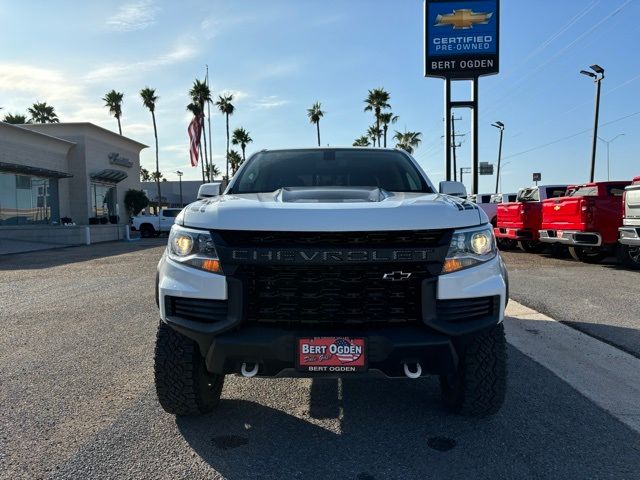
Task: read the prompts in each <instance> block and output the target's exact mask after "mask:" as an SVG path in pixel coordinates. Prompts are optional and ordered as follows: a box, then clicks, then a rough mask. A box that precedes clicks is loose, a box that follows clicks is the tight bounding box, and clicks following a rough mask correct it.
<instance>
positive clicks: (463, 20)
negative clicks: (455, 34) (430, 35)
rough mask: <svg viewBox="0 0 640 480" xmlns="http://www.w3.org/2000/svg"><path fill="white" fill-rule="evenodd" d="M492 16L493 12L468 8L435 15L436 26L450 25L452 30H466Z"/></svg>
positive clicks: (485, 21)
mask: <svg viewBox="0 0 640 480" xmlns="http://www.w3.org/2000/svg"><path fill="white" fill-rule="evenodd" d="M491 17H493V13H487V12H480V13H476V12H474V11H473V10H469V9H468V8H463V9H461V10H454V11H453V13H448V14H446V15H438V16H437V17H436V25H435V26H436V27H444V26H446V25H451V26H452V27H453V28H454V30H459V29H462V30H467V29H469V28H473V26H474V25H486V24H487V23H489V20H491Z"/></svg>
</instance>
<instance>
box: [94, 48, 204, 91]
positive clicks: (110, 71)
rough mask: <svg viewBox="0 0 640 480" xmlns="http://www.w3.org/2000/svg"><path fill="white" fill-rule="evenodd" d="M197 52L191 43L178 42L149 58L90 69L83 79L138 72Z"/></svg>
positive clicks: (104, 78)
mask: <svg viewBox="0 0 640 480" xmlns="http://www.w3.org/2000/svg"><path fill="white" fill-rule="evenodd" d="M196 54H197V50H196V48H195V46H194V45H192V44H187V43H185V44H180V45H177V46H175V47H174V48H172V49H171V50H169V51H168V52H166V53H164V54H162V55H158V56H157V57H154V58H151V59H149V60H142V61H138V62H131V63H110V64H107V65H103V66H101V67H98V68H95V69H93V70H91V71H90V72H89V73H87V74H86V75H85V80H87V81H89V82H96V81H105V80H111V79H116V78H122V77H123V76H124V77H127V76H130V75H131V73H132V72H134V73H137V74H140V73H145V72H148V71H150V70H153V69H156V68H160V67H165V66H169V65H173V64H176V63H180V62H183V61H186V60H189V59H190V58H193V57H194V56H195V55H196Z"/></svg>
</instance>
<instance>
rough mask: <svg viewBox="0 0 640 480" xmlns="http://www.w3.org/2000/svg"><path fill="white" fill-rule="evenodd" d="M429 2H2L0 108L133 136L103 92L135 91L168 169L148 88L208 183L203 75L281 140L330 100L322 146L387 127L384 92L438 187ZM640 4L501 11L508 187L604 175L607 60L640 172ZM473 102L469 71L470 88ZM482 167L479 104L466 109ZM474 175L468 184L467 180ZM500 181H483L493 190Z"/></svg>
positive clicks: (616, 123)
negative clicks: (194, 121)
mask: <svg viewBox="0 0 640 480" xmlns="http://www.w3.org/2000/svg"><path fill="white" fill-rule="evenodd" d="M422 11H423V2H422V1H420V0H349V1H345V0H304V1H300V0H295V1H294V0H269V1H264V0H224V1H222V0H213V1H212V0H183V1H180V2H168V1H167V2H162V1H160V0H133V1H131V0H124V1H121V2H117V1H116V2H113V1H110V2H104V1H91V0H85V1H82V2H80V1H75V2H74V1H64V0H59V1H56V2H43V1H29V0H22V1H20V2H17V1H14V0H0V19H2V22H1V25H2V28H0V44H1V45H2V46H3V47H2V55H1V56H0V106H1V107H3V110H2V114H5V113H7V112H10V113H25V112H26V109H27V107H29V106H30V105H31V104H33V103H34V102H35V101H46V102H47V103H49V104H51V105H53V106H54V107H55V108H56V112H57V113H58V116H59V117H60V120H61V121H62V122H65V121H67V122H77V121H87V122H93V123H96V124H98V125H100V126H103V127H105V128H109V129H111V130H114V131H117V123H116V120H115V119H114V118H113V117H110V116H109V113H108V110H107V108H105V107H104V102H103V101H102V100H101V99H102V97H103V96H104V94H105V93H106V92H107V91H108V90H111V89H116V90H118V91H121V92H124V94H125V97H124V105H123V116H122V128H123V134H124V135H126V136H128V137H131V138H133V139H135V140H138V141H140V142H143V143H145V144H147V145H150V146H151V147H150V148H148V149H145V150H144V151H143V152H142V155H141V163H142V166H143V167H145V168H147V169H149V170H155V165H154V164H155V152H154V148H153V144H154V140H153V127H152V124H151V117H150V113H149V112H148V110H145V109H144V107H143V105H142V102H141V100H140V98H139V94H138V92H139V91H140V89H141V88H143V87H145V86H149V87H152V88H155V89H156V90H157V94H158V95H159V96H160V99H159V101H158V105H157V110H156V116H157V122H158V135H159V142H160V149H159V155H160V170H161V171H162V173H163V174H164V176H165V177H167V178H168V179H170V180H173V179H177V176H176V174H175V171H176V170H178V169H179V170H181V171H183V172H184V177H183V179H185V180H186V179H194V180H197V179H199V178H201V174H200V170H199V168H198V169H196V168H192V167H191V166H190V164H189V153H188V136H187V126H188V123H189V121H190V116H189V114H188V112H187V111H186V109H185V107H186V105H187V104H188V103H189V101H190V100H189V97H188V90H189V88H190V87H191V85H192V83H193V81H194V79H196V78H200V79H203V78H204V72H205V65H208V66H209V74H210V79H211V86H212V89H213V94H214V95H215V96H217V95H218V94H220V93H233V94H234V95H235V102H234V104H235V106H236V112H235V113H234V115H233V116H232V117H231V129H232V130H233V129H234V128H237V127H244V128H246V129H247V130H248V131H249V132H250V134H251V137H252V138H253V140H254V142H253V143H252V144H250V145H249V147H248V148H247V153H251V152H255V151H258V150H262V149H265V148H288V147H307V146H309V147H311V146H314V145H315V144H316V131H315V127H314V126H313V125H311V124H310V123H309V121H308V118H307V116H306V110H307V108H309V107H310V106H311V105H312V104H313V103H314V102H316V101H320V102H321V103H322V106H323V109H324V110H325V111H326V114H325V117H324V118H323V119H322V121H321V124H320V126H321V135H322V143H323V145H332V146H349V145H351V144H352V143H353V141H354V139H355V138H357V137H359V136H361V135H363V134H364V133H365V131H366V130H367V128H368V126H369V125H371V124H372V123H373V122H374V119H373V116H372V114H371V113H368V112H364V111H363V108H364V102H363V101H364V98H365V97H366V95H367V91H368V90H369V89H373V88H378V87H383V88H385V89H386V90H387V91H389V92H390V94H391V102H390V103H391V105H392V110H393V112H394V114H396V115H399V121H398V123H397V124H396V125H393V126H392V128H393V129H397V130H401V131H402V130H405V129H407V130H411V131H419V132H422V138H423V143H422V145H421V146H420V147H419V148H418V149H417V150H416V152H415V157H416V158H417V160H418V161H419V162H420V164H421V165H422V167H423V168H424V169H425V171H426V172H427V173H428V175H429V176H430V177H431V179H432V180H433V181H434V182H436V183H437V182H439V181H440V180H442V179H443V176H444V174H443V171H444V165H443V163H444V153H443V149H444V147H443V144H442V135H443V128H444V124H443V116H444V113H443V81H442V80H440V79H433V78H424V76H423V58H424V47H423V14H422ZM638 18H640V0H563V1H557V0H537V1H536V2H524V1H522V0H509V1H503V2H502V5H501V61H500V64H501V65H500V66H501V71H500V73H499V74H498V75H495V76H489V77H484V78H481V79H480V90H479V101H480V112H479V115H480V117H479V118H480V127H479V145H480V151H479V156H480V161H487V162H491V163H495V162H496V160H497V151H498V130H497V129H495V128H493V127H492V126H491V124H492V123H493V122H495V121H498V120H499V121H502V122H503V123H504V124H505V125H506V129H505V135H504V150H503V173H502V188H501V190H502V191H503V192H508V191H516V190H517V189H518V188H520V187H522V186H527V185H530V184H531V183H532V182H531V180H532V173H533V172H540V173H542V177H543V183H548V184H552V183H579V182H584V181H586V180H587V179H588V175H589V165H590V158H591V135H592V128H593V113H594V90H595V89H594V84H593V82H592V81H590V80H589V78H587V77H585V76H582V75H580V74H579V71H580V70H581V69H584V68H586V67H588V66H589V65H592V64H594V63H597V64H599V65H602V66H603V67H604V68H605V69H606V78H605V80H604V81H603V83H602V103H601V117H600V119H601V121H600V131H599V133H600V136H601V137H602V138H603V139H605V140H610V139H612V138H614V137H616V136H617V135H619V134H624V135H622V136H620V137H618V138H617V139H616V140H615V141H614V142H613V143H611V144H610V174H611V179H612V180H613V179H621V180H624V179H631V178H632V177H634V176H637V175H640V156H639V155H638V153H637V152H639V151H640V135H638V132H639V131H640V93H638V92H639V89H640V61H638V60H639V59H640V55H638V53H637V49H638V48H639V45H640V22H638ZM469 97H470V87H469V83H468V82H456V84H455V86H454V99H456V100H466V99H469ZM456 117H457V118H460V120H459V121H458V122H457V125H456V128H457V130H458V132H459V133H461V134H467V135H466V136H463V137H459V139H460V141H461V143H462V146H461V147H460V149H459V150H458V166H462V167H464V166H469V165H470V150H469V145H470V141H471V138H470V135H468V133H469V129H470V125H469V111H468V110H457V111H456ZM211 121H212V130H213V152H214V153H213V157H214V161H215V163H216V164H217V165H218V166H219V168H220V169H221V170H223V164H224V160H223V159H224V151H225V130H224V129H225V127H224V118H223V116H222V115H221V114H219V113H217V112H216V111H213V110H212V117H211ZM606 150H607V148H606V144H605V143H604V142H602V141H599V142H598V156H597V168H596V179H597V180H606V178H607V151H606ZM468 177H469V175H467V176H466V178H465V182H466V183H467V186H469V185H468V179H469V178H468ZM494 188H495V177H492V176H485V177H481V179H480V191H481V192H491V191H493V189H494Z"/></svg>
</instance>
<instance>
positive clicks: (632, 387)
mask: <svg viewBox="0 0 640 480" xmlns="http://www.w3.org/2000/svg"><path fill="white" fill-rule="evenodd" d="M506 314H507V317H506V318H505V328H506V332H507V340H508V341H509V343H511V344H512V345H513V346H514V347H515V348H517V349H518V350H520V351H521V352H522V353H524V354H525V355H527V356H528V357H531V358H532V359H533V360H535V361H536V362H538V363H539V364H540V365H542V366H543V367H545V368H547V369H549V370H550V371H552V372H553V373H554V374H556V375H557V376H558V377H560V378H561V379H562V380H564V381H565V382H567V383H568V384H569V385H571V386H572V387H573V388H575V389H576V390H577V391H579V392H580V393H581V394H582V395H584V396H585V397H587V398H589V399H590V400H592V401H593V402H594V403H595V404H597V405H598V406H600V407H601V408H603V409H605V410H606V411H607V412H609V413H611V415H613V416H614V417H616V418H617V419H618V420H620V421H621V422H623V423H625V424H626V425H628V426H629V427H631V428H632V429H634V430H635V431H637V432H640V359H638V358H635V357H633V356H632V355H629V354H628V353H626V352H623V351H622V350H618V349H617V348H615V347H612V346H611V345H608V344H606V343H604V342H601V341H600V340H597V339H595V338H593V337H590V336H588V335H586V334H584V333H581V332H579V331H577V330H574V329H573V328H571V327H568V326H566V325H563V324H561V323H559V322H557V321H556V320H554V319H553V318H550V317H547V316H546V315H543V314H541V313H539V312H536V311H535V310H532V309H530V308H528V307H525V306H524V305H521V304H519V303H517V302H515V301H513V300H510V301H509V306H508V307H507V311H506Z"/></svg>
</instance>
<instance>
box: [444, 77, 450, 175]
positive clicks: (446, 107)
mask: <svg viewBox="0 0 640 480" xmlns="http://www.w3.org/2000/svg"><path fill="white" fill-rule="evenodd" d="M451 112H452V108H451V79H449V78H447V79H446V80H445V81H444V171H445V179H446V180H447V182H450V181H451V123H450V120H449V119H450V118H451Z"/></svg>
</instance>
